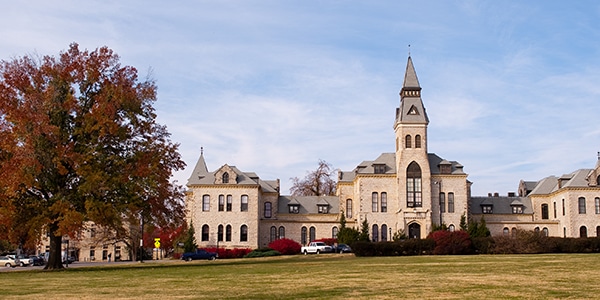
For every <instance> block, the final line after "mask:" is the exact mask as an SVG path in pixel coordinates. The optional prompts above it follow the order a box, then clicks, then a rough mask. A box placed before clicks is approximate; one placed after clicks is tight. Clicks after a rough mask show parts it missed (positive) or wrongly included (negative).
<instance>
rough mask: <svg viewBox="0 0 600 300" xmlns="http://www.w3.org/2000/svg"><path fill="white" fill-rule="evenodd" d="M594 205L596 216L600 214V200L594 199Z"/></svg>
mask: <svg viewBox="0 0 600 300" xmlns="http://www.w3.org/2000/svg"><path fill="white" fill-rule="evenodd" d="M594 205H595V207H596V214H600V198H598V197H596V198H595V199H594Z"/></svg>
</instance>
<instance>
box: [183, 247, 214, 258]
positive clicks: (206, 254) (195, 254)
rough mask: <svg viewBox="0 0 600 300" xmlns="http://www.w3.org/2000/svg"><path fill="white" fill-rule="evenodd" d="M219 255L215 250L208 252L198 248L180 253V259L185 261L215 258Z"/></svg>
mask: <svg viewBox="0 0 600 300" xmlns="http://www.w3.org/2000/svg"><path fill="white" fill-rule="evenodd" d="M217 257H219V255H218V254H217V253H216V252H208V251H206V250H204V249H198V250H196V252H186V253H183V255H181V259H183V260H185V261H192V260H194V259H208V260H215V259H217Z"/></svg>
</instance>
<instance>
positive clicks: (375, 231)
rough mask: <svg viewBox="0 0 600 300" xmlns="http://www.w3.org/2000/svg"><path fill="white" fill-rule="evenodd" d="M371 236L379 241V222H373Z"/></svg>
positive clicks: (374, 240)
mask: <svg viewBox="0 0 600 300" xmlns="http://www.w3.org/2000/svg"><path fill="white" fill-rule="evenodd" d="M371 237H372V238H373V242H379V226H377V224H373V229H372V230H371Z"/></svg>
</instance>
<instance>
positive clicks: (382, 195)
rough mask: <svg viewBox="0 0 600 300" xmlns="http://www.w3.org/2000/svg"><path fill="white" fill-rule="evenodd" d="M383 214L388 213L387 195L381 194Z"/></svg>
mask: <svg viewBox="0 0 600 300" xmlns="http://www.w3.org/2000/svg"><path fill="white" fill-rule="evenodd" d="M381 212H387V193H386V192H382V193H381Z"/></svg>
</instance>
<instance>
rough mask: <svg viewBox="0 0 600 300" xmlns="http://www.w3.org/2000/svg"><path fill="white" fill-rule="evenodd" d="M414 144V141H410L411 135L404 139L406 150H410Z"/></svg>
mask: <svg viewBox="0 0 600 300" xmlns="http://www.w3.org/2000/svg"><path fill="white" fill-rule="evenodd" d="M411 144H412V141H411V140H410V135H407V136H406V137H405V138H404V148H410V147H411Z"/></svg>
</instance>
